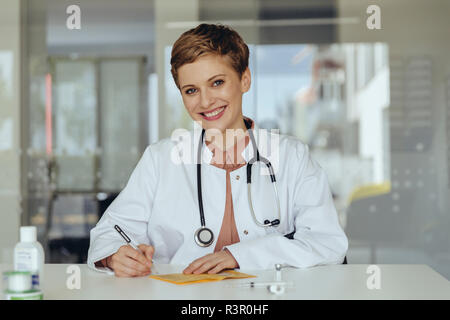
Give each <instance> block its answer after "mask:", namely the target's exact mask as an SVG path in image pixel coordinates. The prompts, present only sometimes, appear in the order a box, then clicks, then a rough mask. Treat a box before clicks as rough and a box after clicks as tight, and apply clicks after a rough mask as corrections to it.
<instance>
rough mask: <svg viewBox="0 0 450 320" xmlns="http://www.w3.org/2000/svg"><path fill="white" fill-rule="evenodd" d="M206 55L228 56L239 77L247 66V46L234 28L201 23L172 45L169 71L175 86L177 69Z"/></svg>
mask: <svg viewBox="0 0 450 320" xmlns="http://www.w3.org/2000/svg"><path fill="white" fill-rule="evenodd" d="M207 54H215V55H219V56H225V57H227V58H228V60H229V62H230V65H231V67H232V68H233V69H234V70H235V71H236V72H237V73H238V74H239V77H240V78H241V77H242V74H243V73H244V71H245V70H246V69H247V67H248V59H249V50H248V46H247V45H246V44H245V42H244V40H243V39H242V38H241V36H240V35H239V34H238V33H237V32H236V31H234V30H233V29H232V28H230V27H228V26H225V25H221V24H206V23H202V24H200V25H198V26H197V27H195V28H193V29H190V30H188V31H186V32H184V33H183V34H182V35H181V36H180V37H179V38H178V39H177V41H175V43H174V45H173V47H172V56H171V59H170V64H171V70H170V71H171V73H172V77H173V80H174V81H175V84H176V86H177V87H178V89H180V84H179V82H178V69H179V68H180V67H181V66H183V65H185V64H187V63H192V62H194V61H195V60H197V58H198V57H200V56H202V55H207Z"/></svg>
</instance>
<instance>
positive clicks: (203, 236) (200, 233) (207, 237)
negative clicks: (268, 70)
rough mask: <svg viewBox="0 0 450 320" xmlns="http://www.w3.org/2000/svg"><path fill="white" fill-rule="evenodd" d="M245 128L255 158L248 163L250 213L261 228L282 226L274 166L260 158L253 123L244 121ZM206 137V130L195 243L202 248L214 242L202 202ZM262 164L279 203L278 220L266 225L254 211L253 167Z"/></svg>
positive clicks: (199, 182) (266, 221)
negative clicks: (255, 164) (265, 167)
mask: <svg viewBox="0 0 450 320" xmlns="http://www.w3.org/2000/svg"><path fill="white" fill-rule="evenodd" d="M244 123H245V126H246V128H247V131H248V133H249V135H250V139H251V142H252V146H253V151H254V152H253V158H252V159H250V160H249V161H248V163H247V193H248V202H249V206H250V212H251V213H252V216H253V220H254V221H255V223H256V224H257V225H258V226H260V227H272V226H274V227H275V226H278V225H279V224H280V219H281V213H280V200H279V197H278V191H277V186H276V180H275V173H274V171H273V168H272V164H271V163H270V161H269V160H268V159H266V158H264V157H262V156H260V154H259V151H258V148H257V146H256V142H255V137H254V136H253V131H252V129H251V123H250V122H249V121H247V119H244ZM204 135H205V129H203V130H202V134H201V136H200V143H199V146H198V152H197V194H198V207H199V211H200V223H201V227H200V228H198V229H197V231H195V236H194V238H195V242H196V243H197V244H198V245H199V246H201V247H208V246H210V245H211V243H213V241H214V233H213V232H212V230H211V229H209V228H207V227H206V223H205V214H204V211H203V201H202V173H201V172H202V164H201V156H202V153H201V152H202V147H203V138H204ZM258 161H260V162H262V163H264V164H265V165H266V166H267V168H268V169H269V174H270V180H271V181H272V186H273V189H274V191H275V197H276V202H277V209H278V219H274V220H272V221H270V220H268V219H267V220H264V223H261V222H259V221H258V219H257V218H256V215H255V212H254V211H253V205H252V192H251V184H252V166H253V164H254V163H255V162H258Z"/></svg>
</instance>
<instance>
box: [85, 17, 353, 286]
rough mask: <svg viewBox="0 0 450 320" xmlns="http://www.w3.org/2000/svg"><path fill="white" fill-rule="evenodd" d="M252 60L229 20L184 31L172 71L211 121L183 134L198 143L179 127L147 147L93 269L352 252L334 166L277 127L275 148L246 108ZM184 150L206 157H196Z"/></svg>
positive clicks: (94, 233)
mask: <svg viewBox="0 0 450 320" xmlns="http://www.w3.org/2000/svg"><path fill="white" fill-rule="evenodd" d="M248 59H249V50H248V47H247V45H246V44H245V43H244V41H243V40H242V38H241V37H240V36H239V34H237V33H236V32H235V31H234V30H232V29H231V28H229V27H226V26H222V25H214V24H201V25H199V26H197V27H196V28H194V29H191V30H188V31H186V32H185V33H183V34H182V35H181V36H180V37H179V38H178V40H177V41H176V42H175V44H174V46H173V49H172V57H171V66H172V69H171V72H172V75H173V78H174V81H175V84H176V85H177V87H178V89H179V90H180V93H181V96H182V99H183V103H184V105H185V107H186V110H187V112H188V113H189V115H190V116H191V118H192V119H193V120H194V122H195V123H197V124H198V125H200V126H201V128H202V129H203V130H193V131H191V132H189V138H188V139H184V141H190V143H189V145H192V150H191V151H189V152H186V150H181V149H180V144H179V141H174V139H171V138H167V139H163V140H161V141H159V142H157V143H155V144H152V145H150V146H148V147H147V149H146V150H145V152H144V154H143V156H142V158H141V159H140V161H139V162H138V164H137V166H136V168H135V169H134V171H133V173H132V174H131V176H130V179H129V181H128V183H127V185H126V187H125V188H124V189H123V190H122V192H121V193H120V194H119V196H118V197H117V198H116V199H115V200H114V202H113V203H112V204H111V205H110V206H109V208H108V209H107V210H106V212H105V214H104V215H103V217H102V218H101V219H100V221H99V222H98V223H97V225H96V226H95V228H93V229H92V230H91V239H90V248H89V253H88V265H89V266H90V267H91V268H94V269H96V270H99V271H111V269H112V270H113V272H114V274H115V275H116V276H118V277H134V276H144V275H147V274H149V273H150V272H151V270H150V267H151V266H152V262H153V261H155V262H156V263H170V264H176V265H182V266H183V268H184V271H183V272H184V273H186V274H190V273H206V272H207V273H218V272H221V271H222V270H224V269H230V268H241V269H263V268H264V269H267V268H273V266H274V264H277V263H280V264H284V265H289V266H294V267H301V268H304V267H310V266H315V265H324V264H340V263H342V262H343V260H344V258H345V255H346V252H347V247H348V241H347V238H346V236H345V233H344V232H343V230H342V228H341V227H340V225H339V222H338V217H337V213H336V210H335V207H334V205H333V200H332V197H331V194H330V190H329V186H328V182H327V178H326V175H325V173H324V171H323V170H322V169H321V167H320V166H319V165H318V164H317V163H316V162H315V161H314V160H312V159H311V158H310V155H309V152H308V147H307V146H306V145H305V144H303V143H302V142H301V141H299V140H298V139H296V138H294V137H291V136H286V135H278V134H277V135H276V136H274V134H272V133H271V134H270V136H271V138H270V139H271V141H272V140H274V141H275V142H276V143H275V146H272V148H271V150H272V152H265V150H263V149H267V148H263V147H262V146H261V144H259V145H258V142H261V141H262V139H261V138H260V137H259V136H258V132H259V131H260V129H259V128H258V127H257V125H256V124H255V123H254V122H253V121H252V120H251V119H249V118H247V117H244V116H243V114H242V95H243V94H244V93H245V92H247V91H248V90H249V89H250V84H251V75H250V70H249V68H248ZM274 137H275V139H273V138H274ZM266 140H267V139H266ZM273 150H276V152H274V151H273ZM174 151H175V152H174ZM266 151H267V150H266ZM183 152H185V154H186V153H187V154H191V155H193V157H191V159H192V158H195V160H196V161H186V158H189V157H185V156H183ZM197 155H198V156H197ZM255 160H260V161H255ZM268 162H270V164H269V166H271V168H272V171H273V172H272V173H273V174H272V175H268V173H271V171H269V169H267V167H266V166H267V163H268ZM249 163H251V164H252V166H251V167H252V168H251V173H250V177H251V178H250V179H251V183H250V184H248V182H250V181H249V180H248V174H249ZM261 163H262V166H260V164H261ZM263 167H266V168H265V169H266V171H264V170H259V169H258V168H263ZM263 172H265V174H263ZM272 177H273V179H272ZM248 187H250V190H249V189H248ZM115 225H119V226H120V227H121V228H122V229H123V231H124V232H125V233H126V234H127V235H128V236H129V237H130V238H133V239H134V240H135V241H136V242H137V243H139V246H138V247H139V249H140V250H139V251H138V250H135V249H133V248H132V247H131V246H128V245H126V243H125V242H124V240H123V239H122V237H121V236H120V234H119V233H118V232H117V231H116V230H115V229H114V226H115Z"/></svg>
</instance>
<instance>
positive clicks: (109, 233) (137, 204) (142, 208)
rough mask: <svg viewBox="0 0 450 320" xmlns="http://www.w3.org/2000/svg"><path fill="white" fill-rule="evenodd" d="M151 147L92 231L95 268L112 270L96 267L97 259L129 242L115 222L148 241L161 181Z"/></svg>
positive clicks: (90, 261) (91, 253)
mask: <svg viewBox="0 0 450 320" xmlns="http://www.w3.org/2000/svg"><path fill="white" fill-rule="evenodd" d="M151 147H152V146H149V147H147V149H146V150H145V152H144V154H143V155H142V157H141V159H140V160H139V162H138V164H137V165H136V168H135V169H134V170H133V172H132V174H131V176H130V178H129V180H128V183H127V185H126V186H125V188H124V189H123V190H122V192H121V193H120V194H119V195H118V196H117V198H116V199H115V200H114V201H113V202H112V203H111V205H110V206H109V207H108V209H107V210H106V211H105V213H104V214H103V216H102V218H101V219H100V220H99V222H98V223H97V225H96V226H95V227H94V228H93V229H92V230H91V234H90V246H89V252H88V266H89V267H90V268H92V269H95V270H97V271H101V272H108V273H112V272H111V271H112V270H110V269H109V268H98V267H96V266H95V262H97V261H100V260H102V259H104V258H106V257H109V256H110V255H112V254H114V253H115V252H117V250H118V249H119V248H120V247H121V246H123V245H125V244H126V243H125V241H124V240H123V239H122V237H121V236H120V235H119V234H118V232H117V231H116V230H115V229H114V225H116V224H117V225H119V226H120V227H121V228H122V229H123V230H124V231H125V233H127V234H128V235H129V236H130V237H132V238H134V240H135V241H136V242H138V243H139V244H149V239H148V235H147V225H148V221H149V218H150V214H151V208H152V205H153V199H154V195H155V192H156V188H157V181H158V175H157V170H156V169H155V167H156V164H155V161H154V158H153V156H152V151H151Z"/></svg>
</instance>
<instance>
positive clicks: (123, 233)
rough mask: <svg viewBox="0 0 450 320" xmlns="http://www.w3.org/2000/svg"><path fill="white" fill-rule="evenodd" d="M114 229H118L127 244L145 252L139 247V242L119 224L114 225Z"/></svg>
mask: <svg viewBox="0 0 450 320" xmlns="http://www.w3.org/2000/svg"><path fill="white" fill-rule="evenodd" d="M114 229H116V231H117V232H118V233H119V234H120V235H121V236H122V238H123V240H125V242H126V243H127V244H129V245H130V246H131V247H132V248H133V249H135V250H137V251H139V252H140V253H142V254H143V252H142V251H141V249H139V248H138V244H137V242H136V241H134V240H132V239H131V238H130V237H129V236H128V235H127V234H126V233H125V232H124V231H123V230H122V229H121V228H120V227H119V226H118V225H117V224H116V225H115V226H114ZM152 262H153V261H152Z"/></svg>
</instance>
